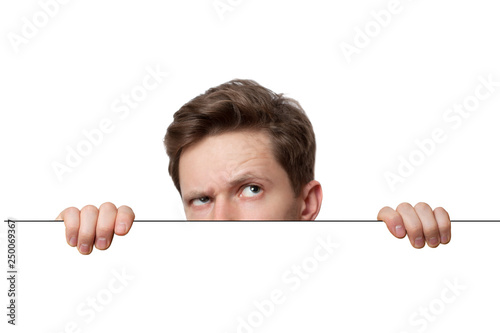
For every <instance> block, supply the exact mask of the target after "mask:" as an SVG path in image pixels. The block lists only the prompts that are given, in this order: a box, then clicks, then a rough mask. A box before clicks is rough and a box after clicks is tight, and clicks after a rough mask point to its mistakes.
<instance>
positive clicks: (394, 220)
mask: <svg viewBox="0 0 500 333" xmlns="http://www.w3.org/2000/svg"><path fill="white" fill-rule="evenodd" d="M377 219H378V220H382V221H384V222H385V223H386V225H387V228H388V229H389V231H390V232H391V233H392V234H393V235H394V236H396V237H397V238H404V237H405V236H406V234H408V238H409V239H410V243H411V244H412V245H413V247H414V248H417V249H420V248H423V247H424V246H425V242H427V245H428V246H430V247H437V246H438V245H439V244H440V243H441V244H448V243H449V242H450V239H451V222H450V216H449V215H448V212H446V210H444V208H442V207H438V208H436V209H434V211H433V210H432V208H431V207H429V205H428V204H426V203H424V202H419V203H418V204H416V205H415V208H413V207H412V205H410V204H409V203H407V202H404V203H402V204H400V205H399V206H398V207H397V208H396V210H394V209H392V208H391V207H384V208H382V209H381V210H380V212H379V213H378V216H377Z"/></svg>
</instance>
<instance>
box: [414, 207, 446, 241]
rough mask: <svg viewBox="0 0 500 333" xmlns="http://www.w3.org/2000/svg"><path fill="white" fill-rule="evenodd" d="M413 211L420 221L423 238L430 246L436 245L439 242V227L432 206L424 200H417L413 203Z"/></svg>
mask: <svg viewBox="0 0 500 333" xmlns="http://www.w3.org/2000/svg"><path fill="white" fill-rule="evenodd" d="M415 211H416V212H417V215H418V217H419V219H420V222H422V227H423V229H424V236H425V240H426V241H427V245H429V246H430V247H437V246H438V245H439V243H440V240H439V228H438V224H437V221H436V218H435V217H434V213H433V212H432V208H431V207H430V206H429V205H428V204H426V203H425V202H419V203H418V204H416V205H415Z"/></svg>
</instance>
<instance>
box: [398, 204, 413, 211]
mask: <svg viewBox="0 0 500 333" xmlns="http://www.w3.org/2000/svg"><path fill="white" fill-rule="evenodd" d="M412 208H413V207H412V205H410V204H409V203H408V202H402V203H400V204H399V205H398V207H397V208H396V210H397V211H398V212H399V211H407V210H409V209H412Z"/></svg>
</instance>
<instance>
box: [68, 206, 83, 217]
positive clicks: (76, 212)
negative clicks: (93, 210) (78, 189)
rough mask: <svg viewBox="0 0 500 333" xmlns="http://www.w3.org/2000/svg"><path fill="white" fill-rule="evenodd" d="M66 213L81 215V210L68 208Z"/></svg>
mask: <svg viewBox="0 0 500 333" xmlns="http://www.w3.org/2000/svg"><path fill="white" fill-rule="evenodd" d="M66 213H67V214H71V215H73V214H80V210H79V209H78V208H76V207H68V208H66Z"/></svg>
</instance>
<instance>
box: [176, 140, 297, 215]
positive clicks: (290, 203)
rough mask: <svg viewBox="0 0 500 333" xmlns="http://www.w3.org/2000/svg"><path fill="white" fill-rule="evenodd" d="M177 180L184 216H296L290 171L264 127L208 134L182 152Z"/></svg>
mask: <svg viewBox="0 0 500 333" xmlns="http://www.w3.org/2000/svg"><path fill="white" fill-rule="evenodd" d="M179 178H180V187H181V193H182V201H183V204H184V211H185V212H186V218H187V219H188V220H198V219H216V220H298V219H300V211H301V208H302V207H301V206H302V204H301V203H302V202H303V200H302V198H301V196H299V197H298V198H295V195H294V191H293V189H292V186H291V183H290V180H289V178H288V174H287V173H286V171H285V170H284V169H283V168H282V167H281V166H280V165H279V163H278V162H277V161H276V159H275V157H274V155H273V153H272V151H271V141H270V138H269V135H268V134H267V133H265V132H263V131H235V132H228V133H224V134H220V135H215V136H209V137H206V138H204V139H203V140H201V141H200V142H197V143H196V144H194V145H192V146H190V147H188V148H186V149H185V150H183V152H182V154H181V157H180V161H179Z"/></svg>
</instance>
